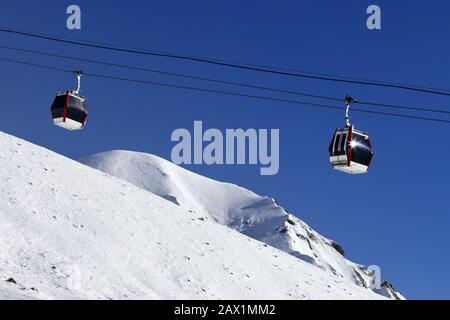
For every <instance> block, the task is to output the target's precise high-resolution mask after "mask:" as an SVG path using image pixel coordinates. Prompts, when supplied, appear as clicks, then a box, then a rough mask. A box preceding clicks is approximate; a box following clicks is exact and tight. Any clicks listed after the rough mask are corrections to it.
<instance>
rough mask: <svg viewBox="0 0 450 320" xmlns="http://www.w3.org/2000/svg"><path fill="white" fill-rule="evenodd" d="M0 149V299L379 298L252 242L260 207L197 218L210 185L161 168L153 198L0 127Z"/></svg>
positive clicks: (324, 270) (139, 188)
mask: <svg viewBox="0 0 450 320" xmlns="http://www.w3.org/2000/svg"><path fill="white" fill-rule="evenodd" d="M0 148H1V150H2V152H1V153H0V242H1V244H2V245H1V246H0V299H384V298H385V297H384V296H383V295H380V294H377V293H375V292H374V291H372V290H370V289H366V288H364V287H363V286H360V285H358V284H357V283H355V282H354V281H350V280H349V279H348V278H347V277H345V276H343V277H341V276H338V275H337V274H335V273H333V272H331V271H330V270H329V269H328V268H322V267H319V266H317V265H315V264H313V263H310V262H307V261H306V260H305V259H299V258H298V257H296V256H295V255H292V254H289V253H287V252H285V251H281V250H279V249H277V248H275V247H273V246H271V245H268V244H266V243H264V242H261V241H258V240H256V239H254V238H255V234H256V233H257V230H256V229H254V230H253V231H254V232H255V234H251V236H252V237H249V236H247V235H246V234H245V232H247V231H248V232H253V231H252V229H253V227H257V226H262V225H263V224H264V222H269V221H272V219H273V217H274V215H273V213H271V212H269V211H270V210H269V209H268V207H267V206H263V207H264V208H265V209H267V211H264V212H263V211H261V212H262V215H261V216H255V212H253V213H249V214H247V215H244V216H243V218H242V219H244V220H242V219H241V218H239V216H238V214H239V212H238V211H233V214H229V213H228V211H227V210H228V209H231V208H228V209H227V208H222V209H223V210H222V211H217V212H216V210H213V209H214V208H213V207H209V209H210V210H211V211H208V212H209V213H208V214H205V212H204V211H202V210H203V209H202V208H204V209H206V207H205V206H206V205H212V204H213V203H212V202H211V203H207V202H202V201H201V200H202V198H200V195H201V194H203V195H206V193H203V192H206V191H201V192H200V191H198V190H203V189H206V188H208V187H209V185H205V186H203V187H202V186H198V185H196V183H197V181H193V182H191V183H192V185H191V187H194V186H197V187H200V188H203V189H190V192H191V195H192V197H190V196H189V194H186V193H184V192H185V191H186V190H185V189H184V188H181V189H178V190H180V192H181V191H183V195H184V196H186V198H183V197H182V194H181V193H180V194H177V195H175V194H173V192H172V191H173V189H170V190H169V189H168V188H169V186H175V185H176V184H177V183H179V182H180V181H177V180H176V179H175V180H173V181H172V182H168V184H166V183H163V182H164V181H166V182H167V181H169V180H172V179H171V178H172V176H170V175H169V176H165V175H164V174H166V175H168V174H173V172H169V173H167V172H164V171H163V169H164V170H165V167H160V168H159V169H160V170H162V173H164V174H161V180H160V182H161V183H160V189H159V191H160V194H155V193H154V192H150V191H149V190H148V189H151V188H150V186H149V185H147V188H145V189H144V188H142V186H136V185H135V184H134V183H130V182H127V181H125V180H122V179H120V178H117V177H113V176H111V175H109V174H106V173H103V172H101V171H99V170H95V169H93V168H90V167H88V166H86V165H83V164H81V163H79V162H76V161H73V160H71V159H68V158H66V157H63V156H61V155H58V154H56V153H54V152H52V151H49V150H47V149H45V148H42V147H39V146H36V145H33V144H31V143H29V142H26V141H24V140H21V139H18V138H16V137H13V136H10V135H8V134H4V133H1V132H0ZM154 159H157V161H159V162H160V163H161V164H162V166H167V167H168V168H172V167H171V165H170V164H169V163H166V162H165V161H163V160H160V159H158V158H156V157H154ZM120 161H122V160H120ZM155 161H156V160H155ZM139 166H140V165H139ZM128 167H129V169H130V170H131V168H133V165H131V164H130V165H129V166H128ZM140 168H141V169H145V167H140ZM147 170H150V168H146V169H145V170H144V173H142V174H141V175H143V174H145V173H146V172H148V171H147ZM155 170H156V168H155ZM174 170H176V169H174ZM182 172H185V171H182ZM185 173H186V177H188V178H189V177H192V175H193V174H189V173H187V172H185ZM201 179H202V180H199V181H203V179H206V178H201ZM188 180H189V179H187V180H186V181H184V180H183V183H189V182H188ZM205 181H206V180H205ZM208 181H210V182H211V183H214V182H213V181H212V180H208ZM147 183H148V182H147ZM152 183H154V185H155V186H156V185H157V184H156V182H152ZM220 185H221V184H220ZM226 186H227V187H226V188H230V189H229V190H231V189H233V190H234V189H236V188H238V187H235V186H232V185H226ZM146 189H147V190H146ZM238 189H239V190H241V191H242V192H243V194H244V193H245V194H247V195H250V196H251V197H253V198H254V199H255V200H257V198H258V196H256V195H254V194H252V193H251V192H249V191H246V190H244V189H241V188H238ZM196 190H197V191H196ZM153 191H155V190H153ZM210 191H211V193H213V192H214V191H218V192H219V191H220V190H210ZM155 192H156V191H155ZM220 192H223V194H217V197H218V198H221V199H228V196H227V192H228V191H226V190H225V189H224V190H222V191H220ZM166 193H167V194H166ZM164 194H165V195H166V196H174V197H176V198H177V200H176V201H174V200H175V199H173V198H170V197H166V198H169V200H167V199H164V198H163V197H162V196H160V195H164ZM232 197H236V198H234V199H232V200H229V201H230V202H228V200H226V201H225V200H224V202H223V203H221V204H218V205H229V204H230V203H232V202H233V201H236V205H234V206H232V208H233V209H236V210H237V209H238V208H240V205H241V202H239V201H244V202H246V200H245V199H243V198H244V195H237V194H236V195H234V194H233V196H232ZM241 197H242V198H241ZM203 200H204V199H203ZM185 201H186V202H185ZM174 202H179V203H183V205H178V204H176V203H174ZM187 203H190V204H191V205H192V207H191V208H190V209H187V207H186V205H187ZM194 205H195V206H194ZM201 209H202V210H201ZM277 210H281V209H276V210H274V211H277ZM244 211H245V209H242V212H244ZM246 219H250V222H248V223H247V222H246ZM218 222H219V223H218ZM274 223H275V222H274ZM246 224H249V225H250V226H252V227H245V225H246ZM230 226H231V227H230ZM302 226H303V224H302Z"/></svg>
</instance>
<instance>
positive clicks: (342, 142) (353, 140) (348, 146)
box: [329, 125, 373, 174]
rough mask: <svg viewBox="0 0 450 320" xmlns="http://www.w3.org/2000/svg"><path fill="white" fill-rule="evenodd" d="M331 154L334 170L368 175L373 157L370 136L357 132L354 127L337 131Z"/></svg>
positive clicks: (330, 150) (350, 126) (330, 148)
mask: <svg viewBox="0 0 450 320" xmlns="http://www.w3.org/2000/svg"><path fill="white" fill-rule="evenodd" d="M329 154H330V163H331V165H332V166H333V168H334V169H336V170H340V171H343V172H346V173H350V174H361V173H367V171H368V170H369V166H370V162H371V161H372V157H373V150H372V145H371V143H370V138H369V135H368V134H367V133H363V132H360V131H357V130H355V129H354V127H353V125H349V126H347V127H345V128H343V129H336V131H335V133H334V135H333V138H332V140H331V143H330V147H329Z"/></svg>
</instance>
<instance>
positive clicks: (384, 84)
mask: <svg viewBox="0 0 450 320" xmlns="http://www.w3.org/2000/svg"><path fill="white" fill-rule="evenodd" d="M0 32H4V33H11V34H17V35H21V36H27V37H32V38H38V39H44V40H49V41H54V42H59V43H65V44H72V45H78V46H83V47H91V48H96V49H104V50H109V51H116V52H126V53H134V54H140V55H149V56H157V57H163V58H172V59H179V60H189V61H194V62H201V63H207V64H212V65H219V66H224V67H230V68H235V69H242V70H250V71H258V72H263V73H270V74H278V75H284V76H292V77H300V78H307V79H315V80H323V81H332V82H340V83H348V84H358V85H366V86H374V87H385V88H395V89H402V90H409V91H416V92H422V93H428V94H436V95H444V96H450V92H449V91H445V90H439V89H434V88H424V87H417V86H411V85H405V84H397V83H389V82H377V81H373V80H370V81H369V80H356V79H349V78H339V77H333V76H326V75H314V74H306V73H301V72H291V71H282V70H280V69H278V70H277V69H276V68H272V67H269V68H266V67H257V66H255V65H253V66H252V65H248V64H243V63H232V62H226V61H224V60H217V59H211V58H202V57H195V56H189V55H183V54H178V53H165V52H158V51H149V50H141V49H139V50H138V49H126V48H124V47H119V46H112V45H102V44H96V43H93V42H89V43H88V42H83V41H76V40H68V39H63V38H59V37H54V36H49V35H42V34H36V33H32V32H26V31H19V30H14V29H7V28H0Z"/></svg>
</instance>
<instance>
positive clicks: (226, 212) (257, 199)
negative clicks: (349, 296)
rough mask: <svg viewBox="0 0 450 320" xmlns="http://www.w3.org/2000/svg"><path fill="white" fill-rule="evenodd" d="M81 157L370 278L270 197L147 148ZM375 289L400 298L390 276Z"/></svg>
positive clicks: (305, 257) (352, 276)
mask: <svg viewBox="0 0 450 320" xmlns="http://www.w3.org/2000/svg"><path fill="white" fill-rule="evenodd" d="M81 162H82V163H84V164H87V165H89V166H91V167H93V168H96V169H99V170H101V171H103V172H105V173H108V174H110V175H112V176H116V177H118V178H121V179H124V180H126V181H128V182H131V183H132V184H134V185H136V186H138V187H139V188H142V189H145V190H147V191H150V192H152V193H154V194H156V195H159V196H160V197H162V198H164V199H166V200H169V201H171V202H173V203H174V204H176V205H178V206H179V207H181V208H184V209H186V210H187V211H188V212H192V213H194V214H199V215H200V216H202V217H204V218H205V219H208V220H211V221H214V222H217V223H219V224H223V225H226V226H228V227H230V228H232V229H234V230H236V231H239V232H241V233H243V234H245V235H248V236H250V237H252V238H254V239H257V240H260V241H262V242H264V243H266V244H268V245H270V246H273V247H275V248H278V249H280V250H282V251H284V252H286V253H289V254H291V255H293V256H294V257H296V258H298V259H300V260H302V261H305V262H307V263H309V264H311V265H313V266H315V267H316V268H318V269H322V270H325V271H327V272H329V273H331V274H333V275H334V276H335V277H336V278H337V279H345V280H346V281H348V282H351V283H353V284H355V285H357V286H360V287H362V288H365V289H366V288H369V287H370V286H371V284H372V282H373V281H374V274H373V273H372V272H371V271H369V270H368V268H367V267H365V266H362V265H358V264H356V263H353V262H350V261H348V260H347V259H345V257H344V251H343V249H342V248H341V246H340V245H339V244H338V243H337V242H335V241H332V240H329V239H326V238H325V237H323V236H321V235H320V234H319V233H317V232H316V231H314V230H313V229H312V228H311V227H309V226H308V225H307V224H306V223H304V222H303V221H301V220H300V219H298V218H297V217H296V216H294V215H291V214H289V213H288V212H287V211H286V210H285V209H283V208H282V207H281V206H279V205H278V203H277V202H276V201H275V200H274V199H271V198H269V197H262V196H259V195H257V194H255V193H253V192H251V191H249V190H246V189H244V188H241V187H239V186H236V185H233V184H229V183H222V182H218V181H215V180H212V179H209V178H206V177H203V176H200V175H198V174H195V173H193V172H190V171H187V170H185V169H183V168H181V167H179V166H176V165H174V164H173V163H171V162H169V161H167V160H164V159H162V158H159V157H157V156H154V155H150V154H144V153H137V152H129V151H111V152H104V153H100V154H96V155H93V156H90V157H87V158H85V159H82V160H81ZM376 292H377V293H380V294H382V295H384V296H386V297H389V298H402V296H401V295H400V294H399V293H398V292H396V291H395V289H393V287H392V285H391V284H389V283H388V282H385V283H384V284H383V286H382V288H381V289H378V290H376Z"/></svg>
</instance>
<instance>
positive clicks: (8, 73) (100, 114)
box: [0, 0, 450, 299]
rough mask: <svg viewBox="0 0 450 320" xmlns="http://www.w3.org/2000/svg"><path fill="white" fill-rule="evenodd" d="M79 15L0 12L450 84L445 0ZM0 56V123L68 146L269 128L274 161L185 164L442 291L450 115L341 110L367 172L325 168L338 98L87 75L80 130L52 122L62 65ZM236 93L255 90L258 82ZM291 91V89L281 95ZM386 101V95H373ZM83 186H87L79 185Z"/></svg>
mask: <svg viewBox="0 0 450 320" xmlns="http://www.w3.org/2000/svg"><path fill="white" fill-rule="evenodd" d="M74 3H76V4H78V5H80V6H81V9H82V30H81V31H68V30H67V29H66V24H65V19H66V14H65V11H66V8H67V6H68V5H69V4H72V2H69V1H11V2H2V4H1V5H0V6H1V7H0V21H1V22H0V25H1V26H5V27H10V28H18V29H23V30H28V31H34V32H42V33H48V34H54V35H59V36H64V37H72V38H80V39H87V40H93V41H101V42H105V43H115V44H123V45H128V46H133V47H141V48H147V49H152V50H161V51H173V52H181V53H187V54H191V55H197V56H207V57H215V58H223V59H227V60H237V61H243V62H249V63H254V64H261V65H273V66H279V67H285V68H294V69H299V70H307V71H314V72H321V73H332V74H343V75H347V76H354V77H362V78H370V79H379V80H384V81H392V82H406V83H413V84H418V85H423V86H430V87H438V88H444V89H445V88H447V89H450V85H449V83H450V73H449V70H450V68H449V67H450V62H449V58H448V57H449V56H450V42H449V31H450V22H449V19H448V12H449V10H450V4H448V1H427V2H423V1H408V2H407V4H406V1H404V2H401V1H376V2H372V1H370V2H369V1H356V0H353V1H286V2H280V1H252V2H249V1H230V0H228V1H195V0H194V1H160V2H156V1H75V2H74ZM370 4H378V5H380V7H381V9H382V30H381V31H369V30H367V28H366V25H365V20H366V17H367V15H366V14H365V10H366V8H367V6H368V5H370ZM0 44H7V45H15V46H21V47H27V48H34V49H40V50H47V51H52V52H57V53H61V54H71V55H78V56H82V57H89V58H96V59H102V60H106V61H114V62H119V63H127V64H133V65H139V66H144V67H153V68H160V69H165V70H169V71H175V72H186V73H192V74H196V75H207V76H210V77H216V78H222V79H226V80H238V81H245V82H251V83H255V84H260V85H266V86H272V87H280V88H285V89H291V90H299V91H311V92H314V93H318V94H324V95H332V96H340V97H343V96H345V94H347V93H349V94H351V95H352V96H354V97H356V98H360V99H366V100H376V101H381V102H386V103H398V104H406V105H427V106H437V107H442V108H446V109H447V110H448V109H450V108H449V107H448V105H449V104H450V98H449V97H439V96H431V95H424V94H419V93H412V92H407V91H399V90H394V89H377V88H368V87H362V86H355V85H346V84H333V83H329V82H321V81H315V80H306V79H294V78H286V77H282V76H274V75H264V74H258V73H254V72H245V71H236V70H230V69H225V68H220V67H214V66H207V65H201V64H198V63H189V62H180V61H171V60H167V59H161V58H152V57H143V56H137V55H131V54H128V55H125V54H118V53H111V52H105V51H99V50H94V49H87V48H84V49H83V48H79V47H74V46H67V45H60V44H55V43H51V42H46V41H38V40H32V39H25V38H22V37H18V36H13V35H5V34H0ZM0 57H9V58H17V59H23V60H29V61H33V62H38V63H45V64H52V65H55V66H59V67H67V68H70V69H83V70H85V71H88V72H98V73H107V74H120V75H123V76H129V77H134V78H139V79H146V80H155V81H166V82H173V83H175V82H176V83H179V84H185V85H195V86H209V87H211V88H216V89H232V90H237V89H235V88H228V87H225V86H220V85H219V86H218V85H211V84H208V83H201V82H194V81H188V80H179V79H173V78H169V77H162V76H155V75H151V74H145V73H132V72H128V71H123V70H120V69H111V68H106V67H102V66H97V65H91V64H83V63H81V64H77V63H74V62H71V61H65V60H56V59H49V58H45V57H37V56H34V55H29V54H18V53H15V52H9V51H6V50H4V49H0ZM0 65H1V71H2V76H1V80H0V82H1V93H2V102H1V105H2V114H1V117H0V130H2V131H5V132H7V133H10V134H13V135H16V136H19V137H22V138H25V139H28V140H31V141H32V142H34V143H37V144H39V145H43V146H46V147H48V148H49V149H51V150H54V151H56V152H59V153H62V154H64V155H67V156H69V157H72V158H75V159H77V158H80V157H82V156H86V155H89V154H92V153H96V152H101V151H106V150H111V149H128V150H137V151H143V152H149V153H153V154H156V155H159V156H162V157H165V158H167V159H168V158H169V157H170V152H171V149H172V147H173V143H172V142H171V141H170V134H171V132H172V131H173V130H174V129H176V128H188V129H191V128H192V126H193V121H194V120H203V123H204V126H205V127H208V128H209V127H214V128H219V129H223V130H224V129H226V128H239V127H240V128H279V129H280V138H281V145H280V148H281V150H280V152H281V154H280V172H279V174H278V175H276V176H271V177H268V176H260V175H259V168H258V167H256V166H210V167H208V166H199V165H197V166H187V169H189V170H192V171H195V172H198V173H201V174H204V175H206V176H209V177H212V178H215V179H219V180H225V181H229V182H233V183H236V184H239V185H242V186H244V187H247V188H249V189H251V190H254V191H255V192H257V193H259V194H263V195H269V196H271V197H274V198H276V199H277V200H278V201H279V202H280V203H281V204H282V205H283V206H284V207H285V208H286V209H287V210H289V211H290V212H292V213H295V214H296V215H297V216H298V217H300V218H301V219H303V220H305V221H306V222H307V223H309V224H310V225H311V226H313V227H314V228H316V229H317V230H318V231H319V232H321V233H322V234H324V235H326V236H328V237H329V238H333V239H336V240H337V241H338V242H340V243H341V244H342V245H343V246H344V248H345V251H346V253H347V255H348V257H349V259H351V260H354V261H357V262H360V263H363V264H366V265H368V264H378V265H380V266H381V269H382V275H383V277H384V278H387V279H389V280H390V281H392V282H393V284H394V285H395V286H396V287H398V289H400V290H401V291H402V292H403V293H404V294H405V295H406V297H408V298H416V299H419V298H425V299H428V298H441V299H443V298H447V299H448V298H450V290H449V286H450V276H449V273H448V270H449V269H450V249H449V244H450V241H449V240H450V239H449V234H450V233H449V232H448V228H449V225H450V210H449V189H450V188H449V187H450V170H449V165H448V164H449V163H450V147H449V143H448V141H449V140H448V136H449V133H450V126H449V125H443V124H434V123H427V122H421V121H415V120H403V119H397V118H388V117H380V116H374V115H366V114H356V113H354V114H352V120H353V121H354V122H355V124H356V126H357V128H360V129H363V130H367V131H369V132H370V134H371V137H372V142H373V145H374V149H375V158H374V161H373V166H372V168H371V171H370V173H369V174H368V175H362V176H350V175H345V174H343V173H341V172H336V171H333V170H332V169H331V168H330V165H329V162H328V157H327V148H328V144H329V141H330V139H331V135H332V133H333V131H334V129H335V127H337V126H342V124H343V120H342V117H343V114H341V113H339V112H336V111H327V110H315V109H310V108H307V107H302V106H293V105H286V104H282V103H275V102H264V101H258V100H251V99H246V98H238V97H228V96H218V95H213V94H203V93H194V92H189V91H183V90H176V89H166V88H159V87H149V86H143V85H135V84H130V83H121V82H115V81H107V80H99V79H93V78H88V77H86V78H85V81H84V82H83V88H82V89H83V94H85V95H86V96H88V99H89V106H90V118H89V121H88V125H87V127H86V128H85V130H83V131H82V132H72V133H71V132H65V131H63V130H62V129H60V128H57V127H53V126H52V125H51V123H50V119H49V106H50V104H51V102H52V99H53V97H54V94H55V93H56V91H58V90H65V89H67V88H71V87H73V79H72V78H71V76H70V75H66V74H60V73H55V72H51V71H45V70H39V69H32V68H29V67H25V66H17V65H10V64H5V63H0ZM245 92H247V93H256V94H266V93H264V92H259V91H255V90H245ZM285 97H286V98H294V99H295V98H298V97H295V96H294V97H292V96H285ZM383 111H387V110H383ZM86 187H88V186H86Z"/></svg>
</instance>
